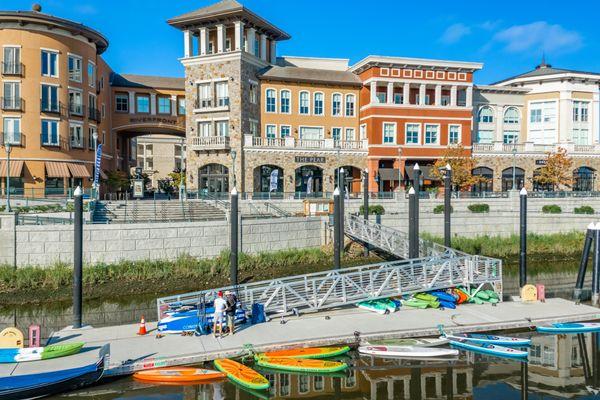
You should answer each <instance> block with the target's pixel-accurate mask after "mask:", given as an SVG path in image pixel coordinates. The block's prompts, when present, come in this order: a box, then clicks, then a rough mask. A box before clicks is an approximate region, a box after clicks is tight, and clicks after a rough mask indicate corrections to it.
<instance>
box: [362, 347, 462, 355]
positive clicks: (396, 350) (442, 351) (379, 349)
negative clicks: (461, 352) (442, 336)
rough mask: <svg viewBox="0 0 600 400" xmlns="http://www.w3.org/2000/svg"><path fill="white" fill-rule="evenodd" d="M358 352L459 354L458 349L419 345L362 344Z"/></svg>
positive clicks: (374, 353) (375, 353)
mask: <svg viewBox="0 0 600 400" xmlns="http://www.w3.org/2000/svg"><path fill="white" fill-rule="evenodd" d="M358 352H359V353H361V354H369V355H372V356H381V357H407V358H420V357H426V358H432V357H448V356H456V355H458V350H454V349H437V348H432V347H419V346H360V347H359V348H358Z"/></svg>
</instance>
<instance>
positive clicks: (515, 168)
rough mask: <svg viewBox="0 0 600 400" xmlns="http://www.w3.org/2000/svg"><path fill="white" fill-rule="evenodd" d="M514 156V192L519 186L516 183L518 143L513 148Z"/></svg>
mask: <svg viewBox="0 0 600 400" xmlns="http://www.w3.org/2000/svg"><path fill="white" fill-rule="evenodd" d="M512 154H513V168H512V170H513V176H512V190H515V189H516V188H517V185H516V183H515V180H516V178H517V176H516V175H517V173H516V171H517V143H516V142H514V143H513V148H512Z"/></svg>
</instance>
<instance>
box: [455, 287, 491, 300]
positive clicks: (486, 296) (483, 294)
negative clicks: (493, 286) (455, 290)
mask: <svg viewBox="0 0 600 400" xmlns="http://www.w3.org/2000/svg"><path fill="white" fill-rule="evenodd" d="M459 290H460V291H462V292H464V293H466V294H467V295H468V296H469V299H468V301H469V303H475V304H485V303H492V304H495V303H498V302H499V301H500V297H499V296H498V293H496V292H494V291H493V290H479V291H477V290H476V289H471V290H470V291H469V290H467V289H466V288H460V289H459Z"/></svg>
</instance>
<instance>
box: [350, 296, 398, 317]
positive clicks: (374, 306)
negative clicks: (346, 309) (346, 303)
mask: <svg viewBox="0 0 600 400" xmlns="http://www.w3.org/2000/svg"><path fill="white" fill-rule="evenodd" d="M400 305H401V303H400V302H399V301H397V300H393V299H379V300H368V301H361V302H360V303H358V304H357V307H358V308H360V309H363V310H368V311H372V312H375V313H377V314H382V315H383V314H389V313H392V312H396V311H397V310H398V308H399V307H400Z"/></svg>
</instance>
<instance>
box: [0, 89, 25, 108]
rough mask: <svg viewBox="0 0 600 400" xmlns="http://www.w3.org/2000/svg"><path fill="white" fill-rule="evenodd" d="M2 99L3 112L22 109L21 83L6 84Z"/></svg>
mask: <svg viewBox="0 0 600 400" xmlns="http://www.w3.org/2000/svg"><path fill="white" fill-rule="evenodd" d="M3 96H4V97H2V109H3V110H7V111H8V110H20V109H21V83H20V82H4V93H3Z"/></svg>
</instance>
